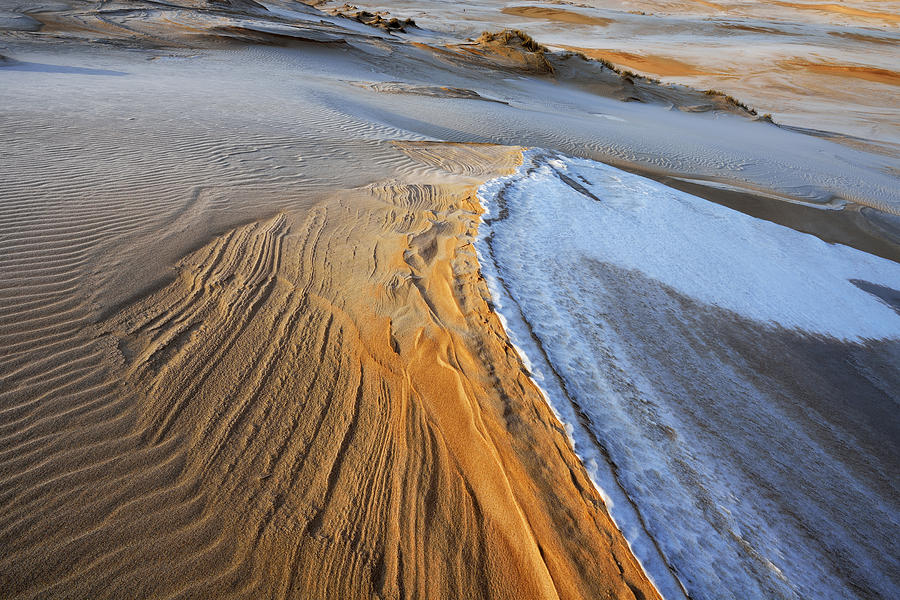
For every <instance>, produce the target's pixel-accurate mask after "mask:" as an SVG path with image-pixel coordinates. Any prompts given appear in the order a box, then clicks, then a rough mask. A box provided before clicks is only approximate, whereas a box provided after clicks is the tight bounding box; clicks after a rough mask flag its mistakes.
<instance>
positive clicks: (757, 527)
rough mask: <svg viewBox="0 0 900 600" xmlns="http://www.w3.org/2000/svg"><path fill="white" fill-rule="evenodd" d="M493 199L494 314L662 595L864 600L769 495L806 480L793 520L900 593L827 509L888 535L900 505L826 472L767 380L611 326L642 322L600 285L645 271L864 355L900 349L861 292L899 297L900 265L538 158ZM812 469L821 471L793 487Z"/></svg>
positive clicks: (484, 238)
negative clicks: (651, 350) (649, 355)
mask: <svg viewBox="0 0 900 600" xmlns="http://www.w3.org/2000/svg"><path fill="white" fill-rule="evenodd" d="M565 178H568V179H569V180H570V181H571V182H573V183H574V184H575V186H576V187H582V188H583V190H584V191H587V192H588V194H590V195H593V196H594V198H591V197H590V196H589V195H588V194H586V193H583V192H580V191H577V190H576V189H574V188H573V187H572V186H570V185H569V184H567V183H566V181H565ZM479 196H480V198H481V200H482V204H483V205H484V207H485V209H486V210H487V213H486V214H485V216H484V217H483V218H484V223H483V225H482V227H481V228H480V232H479V240H478V243H477V249H478V252H479V259H480V262H481V266H482V271H483V274H484V276H485V278H486V280H487V282H488V285H489V287H490V289H491V292H492V295H493V298H494V301H495V304H496V309H497V311H498V313H499V314H501V315H502V316H503V317H504V326H505V327H506V328H507V332H508V334H509V335H510V338H511V340H512V342H513V343H514V344H515V345H516V347H517V348H518V349H519V352H520V354H521V355H522V356H523V360H524V361H525V362H526V364H527V365H528V368H529V369H530V370H531V372H532V375H533V379H534V380H535V382H536V384H538V385H539V387H541V388H542V390H543V392H544V394H545V395H546V397H547V399H548V402H549V404H550V405H551V407H552V408H553V409H554V411H555V412H556V414H557V415H558V416H559V418H560V420H561V421H562V422H563V423H564V424H566V427H567V430H568V431H569V432H570V435H571V437H572V441H573V444H574V447H575V450H576V452H577V453H578V454H579V456H580V457H581V459H582V460H583V462H584V464H585V466H586V468H587V469H588V472H589V473H590V475H591V477H592V478H593V479H594V482H595V484H597V486H598V489H601V490H602V493H603V494H604V495H605V496H606V497H608V498H610V499H611V503H609V505H610V512H611V515H612V516H613V518H614V519H615V520H616V523H617V524H618V526H619V527H620V529H622V531H623V533H624V534H625V536H626V538H627V539H628V540H629V542H630V544H631V546H632V548H633V550H634V553H635V555H636V556H637V558H638V559H639V560H640V561H641V563H642V564H643V565H644V567H645V569H646V571H647V572H648V574H649V575H650V576H651V578H652V579H653V581H654V583H655V584H656V586H657V588H658V589H659V590H660V592H661V593H662V594H663V595H664V596H665V597H667V598H670V599H671V598H677V597H682V596H683V594H684V589H685V588H686V590H687V592H688V593H690V595H691V597H693V598H698V599H699V598H757V597H765V598H795V597H818V598H843V597H848V596H849V597H853V596H854V594H855V592H853V591H852V590H850V589H849V588H847V587H846V581H845V579H844V578H843V576H842V575H840V574H838V573H835V572H834V571H833V570H831V569H830V567H829V566H827V565H825V564H824V563H825V562H826V561H825V560H823V557H824V556H828V553H829V549H828V547H827V543H826V542H823V541H822V540H815V539H812V538H814V537H815V536H812V538H811V537H810V536H811V535H812V534H810V533H809V532H808V531H807V530H806V528H805V527H806V526H805V525H802V524H798V521H797V519H796V518H795V515H793V514H788V513H789V512H790V511H788V513H786V512H785V509H784V505H783V504H777V503H775V502H774V501H772V500H771V499H770V497H771V494H770V492H771V490H772V489H776V490H778V493H782V491H783V489H784V488H785V487H790V486H791V485H792V482H794V481H795V482H796V484H797V486H798V488H799V489H800V491H798V492H796V493H794V492H785V494H786V495H788V496H790V497H791V498H792V500H791V501H795V502H796V503H797V506H794V507H792V509H791V510H796V511H797V512H798V513H800V514H801V515H803V518H804V519H806V521H803V523H814V524H815V526H816V527H820V526H821V527H822V528H823V529H824V530H827V531H834V532H835V535H836V536H838V537H841V539H842V540H843V541H842V542H841V543H843V544H845V546H844V548H845V549H849V550H847V551H851V552H853V554H854V555H855V556H857V557H858V558H857V560H858V561H860V562H861V563H862V565H863V566H862V568H863V569H866V568H868V570H869V571H870V572H871V573H872V575H871V576H870V580H869V583H870V584H871V585H872V586H874V587H875V588H876V589H881V590H891V589H892V586H893V584H892V583H891V577H892V576H891V575H890V574H889V573H888V574H883V573H879V572H878V570H879V569H878V568H877V567H875V566H874V565H871V564H869V561H870V560H878V559H877V558H872V557H874V556H876V555H877V554H878V553H877V552H875V551H873V549H872V543H871V536H872V535H873V534H872V533H871V532H855V531H853V526H852V522H851V520H845V521H843V522H841V521H836V519H839V516H838V517H836V516H835V515H836V514H838V515H839V513H840V511H841V510H845V509H844V508H839V509H835V508H833V506H834V502H831V501H830V499H832V498H840V497H842V496H843V497H847V498H848V501H850V500H853V499H854V498H855V501H857V502H859V503H861V504H862V505H865V506H867V507H869V509H870V511H871V512H872V514H873V516H872V519H873V520H876V521H877V520H879V519H881V522H884V523H885V531H888V532H889V531H891V529H892V527H895V526H896V519H897V514H896V511H895V510H894V509H893V508H892V506H891V501H890V500H888V501H887V502H885V501H884V500H883V497H882V496H880V495H879V492H878V491H873V489H870V488H869V487H867V484H866V482H863V481H861V480H860V477H859V476H858V474H856V473H854V472H851V471H850V470H848V469H847V468H846V465H845V464H843V463H841V462H840V461H835V460H834V459H833V457H831V456H829V455H828V451H827V450H825V449H823V447H822V446H821V444H820V443H819V441H818V440H817V439H814V437H812V436H811V435H808V433H807V432H806V431H805V429H804V425H803V424H802V422H799V421H792V419H793V418H794V416H793V415H790V414H787V413H786V412H785V411H784V409H783V408H782V407H779V406H777V405H775V404H773V403H772V402H770V401H769V398H768V397H767V395H766V394H767V392H766V391H765V390H761V389H757V387H756V385H757V384H756V381H755V380H754V379H752V378H748V377H747V376H746V374H744V373H738V372H734V371H733V370H732V366H731V365H730V364H729V363H728V361H724V360H719V359H718V357H716V356H707V355H706V354H704V353H705V352H709V346H708V345H704V344H700V343H698V344H693V342H692V341H691V340H684V339H674V338H672V339H668V340H667V339H658V340H656V339H655V340H650V341H649V342H648V341H647V340H632V339H629V338H627V337H625V336H622V335H620V334H619V332H618V331H617V329H616V323H615V320H616V319H618V318H619V317H618V316H617V315H621V314H622V313H623V311H624V312H626V313H627V312H628V311H629V307H627V306H625V307H622V306H619V305H617V304H615V303H621V300H622V298H621V297H620V296H616V295H615V294H614V293H613V292H610V291H609V290H608V289H606V287H605V284H604V283H603V281H602V277H601V276H599V275H598V276H597V277H596V278H595V276H594V271H593V269H600V270H602V269H603V265H612V266H613V267H614V268H615V270H616V271H615V272H616V273H623V274H625V275H623V276H622V277H624V278H625V279H626V282H627V278H628V277H630V275H629V274H632V273H634V274H637V276H639V279H641V280H644V281H646V280H649V281H655V282H657V285H658V286H660V287H661V289H662V288H669V289H673V290H675V291H676V292H678V293H679V294H681V295H682V296H686V297H688V298H691V299H693V300H694V301H696V302H698V303H699V304H700V306H701V307H702V306H709V307H713V306H715V307H719V309H724V310H726V311H731V312H732V313H735V314H736V317H735V318H743V319H750V320H752V321H755V322H757V323H758V324H759V325H760V327H761V328H762V329H763V330H766V329H767V328H771V329H772V331H773V332H774V331H776V330H783V329H788V330H793V331H795V332H797V333H798V335H800V336H801V337H802V336H805V335H811V334H814V335H816V336H821V337H819V338H817V339H819V340H829V339H831V340H834V341H835V343H844V344H861V343H864V342H865V340H868V339H883V338H890V339H900V315H898V314H897V313H896V312H895V311H894V310H893V309H892V308H891V307H890V306H889V305H888V304H887V303H886V302H884V301H882V300H881V299H879V298H877V297H876V296H874V295H872V294H869V293H868V292H865V291H863V290H862V289H860V288H859V287H857V286H856V285H854V284H853V283H851V282H850V280H851V279H858V280H864V281H867V282H870V283H873V284H877V285H881V286H885V287H889V288H892V289H895V290H897V289H900V265H898V264H896V263H894V262H891V261H889V260H886V259H881V258H878V257H875V256H872V255H870V254H866V253H864V252H861V251H858V250H855V249H852V248H849V247H846V246H841V245H834V244H827V243H825V242H823V241H821V240H819V239H818V238H816V237H814V236H811V235H807V234H803V233H800V232H797V231H795V230H792V229H789V228H786V227H782V226H780V225H776V224H773V223H770V222H767V221H762V220H760V219H756V218H753V217H750V216H748V215H745V214H743V213H739V212H736V211H733V210H731V209H728V208H725V207H723V206H720V205H716V204H713V203H710V202H707V201H706V200H703V199H701V198H697V197H694V196H691V195H689V194H686V193H683V192H679V191H677V190H673V189H671V188H668V187H666V186H664V185H662V184H659V183H657V182H654V181H651V180H648V179H645V178H642V177H640V176H637V175H633V174H629V173H626V172H623V171H621V170H619V169H616V168H613V167H610V166H607V165H604V164H601V163H596V162H593V161H589V160H584V159H578V158H571V157H566V156H563V155H559V154H556V153H549V152H546V151H540V150H531V151H528V152H527V153H526V155H525V161H524V164H523V165H522V167H521V168H520V169H519V170H518V172H517V173H515V174H513V175H511V176H508V177H504V178H499V179H495V180H492V181H490V182H487V183H486V184H484V185H483V186H482V187H481V189H480V190H479ZM501 212H502V213H503V214H502V218H501ZM643 301H644V302H646V303H649V304H650V305H651V306H652V305H653V304H654V303H655V302H657V301H658V304H659V308H658V310H659V311H663V312H664V313H665V314H666V315H667V318H672V319H674V320H676V321H677V320H678V319H681V318H684V316H683V314H682V313H681V312H680V308H679V307H678V306H677V305H672V304H665V302H671V299H667V297H666V296H665V295H664V294H662V295H660V296H659V298H657V297H656V296H650V297H648V298H645V299H643ZM711 310H713V309H711ZM617 311H618V312H617ZM720 312H721V311H720ZM726 314H727V313H726ZM779 328H781V329H779ZM673 331H674V330H673ZM673 335H675V334H673ZM811 339H812V338H811ZM647 343H649V344H651V345H656V346H661V347H663V348H665V347H666V346H667V344H671V346H672V351H673V352H676V351H678V352H685V355H684V356H683V357H679V358H676V359H674V363H675V364H676V367H677V368H681V365H682V364H683V366H684V370H685V373H681V374H679V375H676V376H675V377H673V376H672V375H671V372H670V371H666V368H669V367H670V366H666V365H661V366H657V367H653V361H652V360H648V359H646V357H643V356H641V355H640V354H639V353H638V351H639V349H640V348H641V346H640V344H647ZM814 343H816V342H814ZM676 348H679V350H676ZM638 364H640V365H641V366H637V365H638ZM647 365H650V367H648V366H647ZM679 377H683V378H685V379H691V378H694V379H704V378H706V379H704V382H703V383H702V384H695V383H694V382H692V384H694V385H695V388H696V387H697V386H699V387H700V388H703V386H706V387H705V388H703V389H706V390H708V391H709V395H710V396H709V397H712V398H713V401H712V404H711V406H704V407H702V408H697V407H694V406H687V408H686V407H685V406H682V404H685V405H690V404H691V402H692V401H693V400H694V399H693V398H692V397H690V393H691V392H690V391H680V390H679V389H678V386H679V385H681V386H684V385H685V384H684V380H685V379H679ZM667 378H670V380H667ZM667 386H670V388H671V389H666V387H667ZM685 389H688V390H689V388H687V387H686V388H685ZM717 395H721V397H718V396H717ZM703 401H704V402H707V403H709V399H708V398H705V399H703ZM698 402H699V400H698ZM692 410H693V411H695V412H702V411H703V410H708V411H711V413H710V414H715V415H716V417H717V418H722V419H724V420H725V421H726V422H733V427H734V430H733V432H728V431H725V429H727V427H725V428H723V429H722V430H717V431H716V432H714V433H713V434H710V433H709V431H706V430H705V427H707V426H708V424H703V423H700V424H699V425H698V422H697V420H696V419H695V418H694V417H696V414H694V413H692V412H691V411H692ZM579 413H580V415H581V416H579ZM692 418H693V420H692ZM660 432H671V436H668V435H660ZM711 435H712V437H710V436H711ZM594 440H597V441H598V442H599V444H600V445H602V447H603V448H604V449H605V451H606V452H607V453H608V455H609V457H610V459H611V460H607V459H606V457H604V455H603V453H602V451H601V450H600V449H599V448H598V443H595V441H594ZM723 448H724V449H725V450H723ZM729 452H731V453H729ZM744 461H746V462H744ZM610 462H611V463H612V464H614V465H615V468H616V469H618V470H617V472H615V473H614V471H613V467H612V466H611V465H610ZM748 465H749V466H748ZM798 467H799V468H802V469H805V471H803V472H800V473H799V474H797V472H796V471H795V469H796V468H798ZM748 473H749V475H748ZM809 486H819V488H820V489H818V490H815V489H813V490H812V491H809ZM820 492H821V493H820ZM791 494H793V495H792V496H791ZM819 496H821V499H819ZM823 505H826V506H824V507H823ZM849 506H850V508H849V510H850V511H853V510H854V509H853V508H852V502H851V503H850V505H849ZM860 510H863V509H862V508H861V509H860ZM835 511H837V512H835ZM651 536H652V538H651ZM867 536H869V537H867ZM654 541H655V543H654ZM875 545H876V546H877V543H875ZM888 554H889V553H888ZM886 560H888V561H890V560H892V559H891V558H890V556H888V558H887V559H886ZM667 565H668V566H667ZM873 582H874V583H873Z"/></svg>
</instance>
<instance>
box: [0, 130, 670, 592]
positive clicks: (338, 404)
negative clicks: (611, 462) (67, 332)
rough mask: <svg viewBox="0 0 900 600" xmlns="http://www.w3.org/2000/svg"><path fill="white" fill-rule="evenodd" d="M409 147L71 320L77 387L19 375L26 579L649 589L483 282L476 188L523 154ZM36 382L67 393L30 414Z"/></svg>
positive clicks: (2, 528) (18, 582) (20, 584)
mask: <svg viewBox="0 0 900 600" xmlns="http://www.w3.org/2000/svg"><path fill="white" fill-rule="evenodd" d="M396 148H397V149H398V150H399V151H400V152H401V153H402V154H403V155H405V156H407V157H408V161H407V163H405V164H406V167H405V170H406V172H407V173H408V178H411V179H412V181H409V182H407V181H402V180H387V181H383V182H378V183H375V184H371V185H368V186H365V187H362V188H356V189H351V190H345V191H339V192H335V193H334V194H333V195H330V196H329V197H328V198H327V199H325V200H323V201H321V202H318V203H315V204H313V205H309V206H308V207H306V208H305V209H304V210H298V209H294V210H288V211H281V212H277V213H275V214H273V215H272V216H270V217H267V218H264V219H259V220H257V219H254V220H252V221H251V222H249V223H247V224H246V225H241V226H238V227H236V228H232V229H229V230H228V231H226V232H225V233H224V234H222V235H218V236H215V237H214V238H213V239H212V240H211V241H210V242H209V243H207V244H205V245H204V246H203V247H201V248H200V249H198V250H196V251H193V252H191V253H190V254H188V255H187V256H186V257H185V258H184V259H182V260H181V261H180V262H179V265H178V268H177V273H176V275H175V278H174V280H173V281H171V283H168V284H166V285H164V286H163V287H161V288H159V289H156V290H155V291H151V292H150V293H148V294H146V295H144V296H142V297H140V298H138V299H136V300H134V301H132V302H130V303H128V304H127V305H126V306H124V307H122V308H121V309H119V310H116V311H114V312H113V313H112V314H110V315H109V316H108V317H107V318H106V319H104V320H102V321H100V322H99V323H97V324H96V325H91V326H81V327H79V331H81V332H82V334H81V337H73V338H72V340H71V342H70V343H71V344H72V345H73V346H75V347H76V348H77V349H74V350H72V352H73V353H74V354H73V356H72V357H71V360H72V361H81V362H84V370H85V373H84V374H83V375H81V377H82V378H83V379H82V380H79V379H78V377H79V375H78V372H73V369H72V368H71V363H70V364H69V365H68V366H67V369H66V370H67V371H69V372H70V373H71V374H70V375H68V376H69V377H70V381H71V385H72V386H74V388H75V389H76V390H78V392H79V393H78V394H75V395H67V394H66V393H65V392H66V387H65V386H62V387H60V384H61V382H60V381H54V380H49V381H48V379H47V378H46V377H41V378H40V380H38V379H37V378H33V379H34V380H33V381H32V380H31V379H27V378H25V374H24V373H23V374H22V375H21V376H22V379H10V378H7V379H6V380H5V381H6V382H7V385H6V386H5V387H6V389H8V390H11V391H14V393H13V394H9V393H8V394H7V397H6V398H5V403H4V406H5V407H6V412H7V413H9V411H19V412H20V413H21V415H22V417H21V418H20V419H19V420H18V421H15V422H9V421H7V422H6V423H5V425H7V426H8V427H7V429H6V433H7V436H6V437H5V438H4V444H3V450H4V454H6V455H7V456H6V460H5V462H4V471H3V477H2V480H0V482H2V488H0V491H2V492H3V496H2V499H3V501H4V504H6V505H7V506H8V507H10V510H7V511H5V512H4V515H3V518H2V519H0V542H2V544H3V546H4V548H6V549H7V552H6V553H5V554H4V557H3V558H2V559H0V581H2V584H3V588H4V589H5V590H7V591H8V592H9V593H10V594H11V595H12V596H13V597H21V598H29V597H58V596H71V595H76V596H81V597H96V598H105V597H116V596H117V594H120V593H124V594H126V595H130V594H139V595H153V596H154V597H210V596H215V597H222V598H224V597H277V598H284V597H296V596H297V595H300V594H302V596H303V597H306V598H317V597H318V598H326V597H335V596H339V597H369V596H378V597H397V596H403V597H407V596H409V597H411V596H428V597H462V596H471V597H510V598H521V597H531V598H539V597H540V598H580V597H598V596H601V597H602V596H604V595H607V594H612V595H614V596H615V597H621V598H653V597H656V595H655V590H654V589H653V587H652V585H651V584H650V583H649V582H648V581H647V580H646V577H645V576H644V575H643V573H642V572H641V570H640V567H639V565H638V564H637V563H636V561H635V560H634V558H633V557H632V556H631V553H630V551H629V549H628V546H627V544H626V543H625V541H624V539H623V538H622V537H621V534H619V532H618V531H617V530H616V529H615V526H614V524H613V523H612V522H611V521H610V519H609V517H608V515H607V514H606V511H605V510H604V507H603V504H602V501H601V500H600V498H599V496H598V494H597V492H596V490H595V489H594V488H593V486H592V484H591V483H590V480H589V479H588V477H587V475H586V473H585V472H584V469H583V467H582V466H581V465H580V464H579V462H578V460H577V458H576V457H575V456H574V454H573V453H572V450H571V447H570V445H569V442H568V440H567V438H566V436H565V432H564V431H563V430H562V428H561V426H560V425H559V423H558V422H557V421H556V418H555V417H554V415H553V414H552V412H551V411H550V409H549V408H548V407H547V406H546V404H545V403H544V400H543V397H542V396H541V395H540V393H539V392H538V391H537V389H536V388H535V387H534V386H533V384H532V383H531V381H530V379H529V377H528V375H527V373H526V371H525V370H524V367H523V366H522V364H521V362H520V360H519V358H518V355H517V353H516V352H515V350H514V349H513V348H512V347H511V346H510V345H509V342H508V340H507V339H506V336H505V334H504V332H503V329H502V326H501V325H500V323H499V321H498V320H497V317H496V316H495V315H494V314H493V313H492V312H491V310H490V304H489V298H490V295H489V292H488V290H487V289H486V287H485V285H484V282H483V280H482V279H481V278H480V275H479V270H478V264H477V260H476V258H475V255H474V251H473V248H472V245H471V243H472V240H473V239H474V236H475V234H476V229H477V225H478V214H479V212H480V210H481V209H480V205H479V204H478V201H477V199H476V198H475V190H476V189H477V185H478V184H479V183H480V181H483V180H484V179H485V178H487V177H489V176H493V175H496V174H500V173H504V172H509V171H510V170H511V169H512V168H514V167H515V166H516V164H518V161H519V160H520V150H519V149H516V148H505V147H497V146H487V145H480V146H463V145H446V146H445V145H441V144H425V143H399V144H397V145H396ZM417 181H422V183H417ZM70 243H71V241H70ZM86 312H87V311H86ZM28 325H33V324H31V323H29V324H28ZM32 329H33V328H32ZM57 358H58V357H57ZM23 360H24V359H23ZM29 364H33V363H29ZM11 383H12V384H14V385H9V384H11ZM42 383H43V384H44V385H45V386H48V388H49V389H52V391H53V392H54V393H55V394H57V395H56V396H55V397H56V398H62V399H65V400H66V403H67V404H68V408H67V409H66V410H64V411H62V412H58V413H57V414H53V415H46V416H41V417H40V418H37V417H38V415H36V414H28V413H27V409H28V406H30V405H33V404H34V402H35V394H36V388H35V387H33V386H32V387H28V385H25V384H34V385H39V384H42ZM101 392H102V394H101ZM43 406H46V404H45V405H43ZM7 416H8V415H7ZM23 425H25V426H24V427H23ZM538 449H540V450H538ZM50 490H52V494H51V493H49V492H50ZM76 498H77V499H78V500H77V501H74V500H75V499H76Z"/></svg>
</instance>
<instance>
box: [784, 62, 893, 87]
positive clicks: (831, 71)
mask: <svg viewBox="0 0 900 600" xmlns="http://www.w3.org/2000/svg"><path fill="white" fill-rule="evenodd" d="M779 64H781V65H782V66H784V67H787V68H792V67H793V68H801V69H806V70H809V71H812V72H814V73H820V74H822V75H836V76H838V77H853V78H855V79H864V80H866V81H873V82H875V83H884V84H886V85H897V86H900V73H898V72H897V71H891V70H889V69H877V68H874V67H863V66H859V65H838V64H831V63H819V62H812V61H808V60H803V59H800V58H798V59H794V60H786V61H782V62H781V63H779Z"/></svg>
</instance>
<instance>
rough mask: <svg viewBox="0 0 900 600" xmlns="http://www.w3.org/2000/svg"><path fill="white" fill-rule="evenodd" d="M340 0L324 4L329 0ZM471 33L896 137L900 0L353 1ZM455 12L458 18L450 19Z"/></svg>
mask: <svg viewBox="0 0 900 600" xmlns="http://www.w3.org/2000/svg"><path fill="white" fill-rule="evenodd" d="M341 4H343V2H342V1H336V0H335V1H331V2H325V3H323V6H324V7H331V6H339V5H341ZM356 4H358V5H360V6H365V7H367V8H370V9H372V10H378V9H381V8H389V9H390V11H391V13H392V14H395V15H398V16H401V17H412V18H414V19H416V21H417V22H418V23H421V24H424V25H426V26H429V27H437V28H439V29H442V30H444V31H448V30H449V31H453V32H454V34H455V35H458V36H464V37H465V36H472V37H477V36H478V35H479V34H480V33H481V31H483V30H493V29H496V28H497V27H517V28H521V29H524V30H526V31H528V33H530V34H531V35H532V36H533V37H534V38H536V39H537V40H538V41H539V42H541V43H543V44H547V45H551V46H554V47H559V48H570V49H578V50H580V51H583V52H584V53H586V54H588V55H590V56H593V57H596V58H604V59H607V60H609V61H611V62H613V63H615V64H616V65H619V66H620V67H623V68H625V69H629V70H632V71H636V72H638V73H641V74H645V75H650V76H651V77H658V78H660V79H662V80H663V81H665V82H673V83H687V84H689V85H692V86H694V87H697V88H699V89H704V90H705V89H714V90H723V91H725V92H726V93H728V94H731V95H733V96H735V97H737V98H739V99H741V100H742V101H743V102H745V103H747V104H749V105H751V106H754V107H756V108H758V109H760V110H761V111H762V112H764V113H771V114H773V115H774V116H775V119H776V120H777V121H779V122H784V123H789V124H791V125H793V126H799V127H806V128H811V129H813V130H824V131H829V132H837V133H840V134H844V135H848V136H852V137H859V138H862V139H864V140H870V141H871V140H878V141H879V144H883V145H884V146H885V147H884V151H887V152H892V153H897V152H898V147H897V145H898V144H900V125H898V124H900V105H898V103H897V101H896V97H897V94H898V88H900V63H898V56H897V50H896V48H897V45H898V44H900V17H898V15H900V2H896V1H894V0H874V1H873V0H844V1H842V2H839V3H838V2H820V1H818V0H799V1H797V2H759V1H758V0H716V1H714V2H706V1H698V0H577V1H572V2H569V1H567V2H560V1H558V0H543V1H542V0H533V1H528V0H521V1H518V2H509V1H508V0H459V1H458V2H432V1H429V0H424V1H423V0H395V1H392V2H379V0H363V1H362V2H357V3H356ZM460 14H462V15H463V17H464V18H458V15H460Z"/></svg>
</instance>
